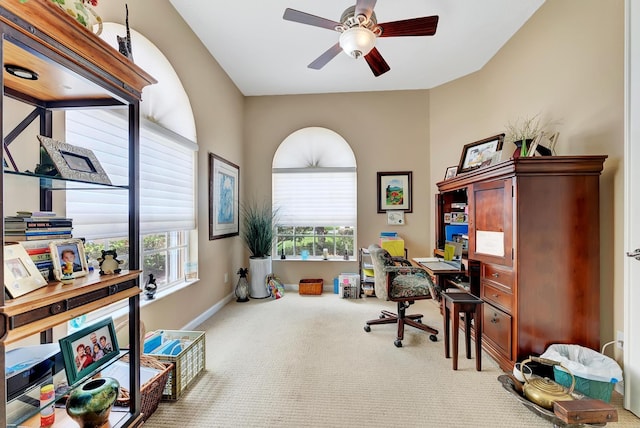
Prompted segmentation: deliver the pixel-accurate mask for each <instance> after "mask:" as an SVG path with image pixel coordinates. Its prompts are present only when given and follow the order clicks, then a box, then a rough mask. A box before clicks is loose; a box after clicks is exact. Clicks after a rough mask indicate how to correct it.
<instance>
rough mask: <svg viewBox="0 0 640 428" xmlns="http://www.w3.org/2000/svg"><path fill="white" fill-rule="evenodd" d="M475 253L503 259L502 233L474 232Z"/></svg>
mask: <svg viewBox="0 0 640 428" xmlns="http://www.w3.org/2000/svg"><path fill="white" fill-rule="evenodd" d="M476 253H482V254H488V255H490V256H498V257H504V232H489V231H486V230H478V231H476Z"/></svg>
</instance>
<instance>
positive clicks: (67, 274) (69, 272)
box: [60, 261, 73, 284]
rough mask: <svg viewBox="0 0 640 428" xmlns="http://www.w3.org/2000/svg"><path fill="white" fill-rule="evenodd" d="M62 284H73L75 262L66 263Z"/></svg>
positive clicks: (63, 266)
mask: <svg viewBox="0 0 640 428" xmlns="http://www.w3.org/2000/svg"><path fill="white" fill-rule="evenodd" d="M60 282H62V283H63V284H71V283H72V282H73V262H71V261H66V262H64V264H63V265H62V277H61V278H60Z"/></svg>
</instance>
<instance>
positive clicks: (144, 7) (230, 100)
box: [96, 0, 244, 330]
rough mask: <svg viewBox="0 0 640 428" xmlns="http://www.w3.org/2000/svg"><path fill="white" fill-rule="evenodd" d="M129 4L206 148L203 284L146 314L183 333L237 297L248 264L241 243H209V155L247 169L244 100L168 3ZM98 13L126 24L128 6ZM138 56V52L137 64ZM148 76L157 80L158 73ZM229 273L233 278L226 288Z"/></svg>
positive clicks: (104, 7) (117, 4) (152, 324)
mask: <svg viewBox="0 0 640 428" xmlns="http://www.w3.org/2000/svg"><path fill="white" fill-rule="evenodd" d="M126 3H128V5H129V25H130V26H131V28H133V29H135V30H136V31H138V32H139V33H141V34H142V35H144V36H145V37H146V38H148V39H149V40H151V41H152V42H153V43H154V44H155V45H156V46H157V47H158V49H160V50H161V51H162V53H163V54H164V55H165V56H166V57H167V59H168V60H169V62H171V64H172V65H173V68H174V69H175V70H176V72H177V74H178V76H179V77H180V80H181V81H182V84H183V86H184V88H185V90H186V92H187V95H188V96H189V99H190V102H191V107H192V109H193V113H194V116H195V122H196V132H197V139H198V141H197V142H198V146H199V148H200V151H199V152H198V162H197V168H198V181H197V186H198V198H197V199H198V252H199V276H200V282H199V283H197V284H195V285H192V286H191V287H189V288H187V289H185V290H183V291H181V292H180V293H176V294H173V295H171V296H169V297H167V298H165V299H162V300H157V301H154V302H153V303H151V304H149V305H147V306H145V307H144V308H143V309H142V312H141V316H142V319H143V320H144V321H145V323H146V326H147V329H149V330H151V329H157V328H166V329H177V328H181V327H182V326H184V325H186V324H187V323H189V322H190V321H192V320H193V319H194V318H196V317H197V316H199V315H200V314H202V313H203V312H205V311H206V310H208V309H209V308H211V307H212V306H213V305H215V304H216V303H218V302H220V301H221V300H222V299H223V298H224V297H225V296H227V295H228V294H229V293H231V292H232V290H233V287H234V286H235V281H236V279H237V277H236V275H235V272H236V271H237V269H238V267H239V266H240V265H242V264H243V263H244V261H243V259H244V252H243V247H242V245H241V243H240V240H239V239H238V238H228V239H221V240H215V241H209V229H208V216H209V214H208V152H212V153H215V154H217V155H220V156H222V157H223V158H225V159H228V160H229V161H231V162H233V163H236V164H239V165H242V157H243V146H242V133H243V123H244V118H243V108H244V98H243V96H242V94H241V93H240V92H239V91H238V89H237V88H236V87H235V85H234V84H233V82H232V81H231V80H230V79H229V77H228V76H227V75H226V73H225V72H224V71H223V70H222V68H221V67H220V66H219V65H218V63H217V62H216V61H215V60H214V59H213V58H212V57H211V55H210V54H209V52H208V51H207V50H206V49H205V47H204V46H203V45H202V43H201V42H200V40H199V39H198V38H197V37H196V36H195V35H194V34H193V32H192V31H191V30H190V29H189V28H188V27H187V25H186V24H185V22H184V21H183V20H182V18H181V17H180V15H179V14H178V13H177V12H176V11H175V9H173V7H172V6H171V4H170V3H169V2H168V1H157V0H137V1H134V2H131V1H129V2H126ZM96 10H97V11H98V13H99V14H100V16H101V17H102V19H103V20H104V21H105V22H117V23H120V24H124V18H125V1H123V0H109V1H101V2H100V4H99V6H98V8H97V9H96ZM135 53H136V47H135V46H133V56H134V59H135ZM146 71H148V72H149V73H150V74H151V75H153V70H146ZM241 173H244V169H242V168H241ZM240 183H241V184H242V179H241V181H240ZM224 273H228V274H229V275H228V276H229V280H228V282H227V283H226V284H225V283H224Z"/></svg>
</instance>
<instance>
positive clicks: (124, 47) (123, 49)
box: [116, 3, 133, 61]
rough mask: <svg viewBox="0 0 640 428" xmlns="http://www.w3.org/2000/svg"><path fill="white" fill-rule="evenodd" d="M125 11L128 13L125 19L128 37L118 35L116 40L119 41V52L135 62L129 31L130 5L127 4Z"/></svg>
mask: <svg viewBox="0 0 640 428" xmlns="http://www.w3.org/2000/svg"><path fill="white" fill-rule="evenodd" d="M124 7H125V10H126V11H127V14H126V17H125V26H126V27H127V35H126V36H125V37H121V36H118V35H117V34H116V40H117V41H118V51H119V52H120V53H121V54H122V55H124V56H126V57H127V58H129V59H130V60H131V61H133V51H132V50H131V32H130V31H129V5H127V4H126V3H125V5H124Z"/></svg>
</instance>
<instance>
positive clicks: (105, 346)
mask: <svg viewBox="0 0 640 428" xmlns="http://www.w3.org/2000/svg"><path fill="white" fill-rule="evenodd" d="M59 343H60V351H61V352H62V358H63V359H64V368H65V372H66V373H67V381H68V382H69V385H73V384H75V383H76V382H78V381H79V380H82V379H83V378H85V377H86V376H87V375H89V374H91V373H93V372H94V371H95V370H96V369H98V368H99V367H101V366H103V365H104V363H106V362H108V361H110V360H112V359H114V358H115V357H117V356H118V355H119V354H120V348H119V347H118V338H117V337H116V329H115V327H114V325H113V319H111V318H106V319H104V320H102V321H98V322H96V323H94V324H92V325H90V326H88V327H85V328H83V329H82V330H78V331H76V332H75V333H73V334H70V335H69V336H67V337H63V338H62V339H60V340H59Z"/></svg>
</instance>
